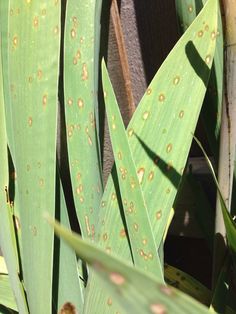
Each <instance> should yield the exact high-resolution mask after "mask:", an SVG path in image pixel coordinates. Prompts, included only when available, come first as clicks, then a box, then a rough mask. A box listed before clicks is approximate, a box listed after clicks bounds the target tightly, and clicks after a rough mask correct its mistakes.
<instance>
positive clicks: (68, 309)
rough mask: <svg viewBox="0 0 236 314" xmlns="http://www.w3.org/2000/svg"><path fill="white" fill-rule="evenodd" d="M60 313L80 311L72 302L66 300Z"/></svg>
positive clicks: (71, 313) (66, 313)
mask: <svg viewBox="0 0 236 314" xmlns="http://www.w3.org/2000/svg"><path fill="white" fill-rule="evenodd" d="M58 314H78V311H77V310H76V307H75V306H74V305H73V304H72V303H70V302H66V303H65V304H63V306H62V308H61V309H60V311H59V312H58Z"/></svg>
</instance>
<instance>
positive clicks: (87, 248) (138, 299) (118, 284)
mask: <svg viewBox="0 0 236 314" xmlns="http://www.w3.org/2000/svg"><path fill="white" fill-rule="evenodd" d="M53 225H54V228H55V232H56V233H57V234H58V235H60V236H61V237H62V238H63V239H64V240H65V241H66V242H67V243H68V244H69V245H70V246H71V247H72V248H73V249H74V250H75V251H76V253H77V254H78V255H79V256H80V257H81V258H82V259H83V260H85V261H86V262H88V263H89V264H90V265H91V267H92V268H93V269H94V270H95V271H96V273H97V274H98V275H99V282H100V285H99V286H100V288H101V284H102V285H103V287H104V289H106V291H107V292H108V295H109V297H108V299H107V305H108V306H109V307H110V308H112V310H113V313H117V312H116V309H114V306H113V302H114V300H116V301H117V302H118V303H119V306H120V311H119V312H120V313H127V314H128V313H150V314H168V313H172V314H178V313H179V314H184V313H186V314H196V313H199V314H204V313H209V310H208V308H206V307H205V306H203V305H201V304H200V303H198V302H197V301H195V300H194V299H192V298H190V297H188V296H187V295H185V294H183V293H181V292H180V291H178V290H176V289H175V288H172V287H169V286H166V285H163V284H162V283H160V281H158V280H155V279H154V278H153V276H149V275H147V273H146V272H142V271H141V270H138V269H137V268H134V267H132V266H130V265H128V264H127V263H125V262H124V261H122V260H121V259H118V258H115V257H114V256H113V255H110V254H107V253H105V252H104V251H103V250H102V249H100V248H98V247H96V246H94V245H92V244H91V243H90V242H88V241H85V240H82V239H81V237H80V236H77V235H76V234H74V233H71V232H70V231H69V230H67V229H65V228H64V227H62V226H61V225H59V224H58V223H54V224H53ZM91 306H92V307H93V313H94V312H95V311H97V305H96V304H95V303H94V304H92V305H91ZM86 313H87V312H86Z"/></svg>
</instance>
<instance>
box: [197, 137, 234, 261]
mask: <svg viewBox="0 0 236 314" xmlns="http://www.w3.org/2000/svg"><path fill="white" fill-rule="evenodd" d="M194 139H195V141H196V142H197V143H198V145H199V147H200V148H201V150H202V152H203V154H204V156H205V158H206V161H207V164H208V166H209V169H210V171H211V174H212V177H213V179H214V182H215V185H216V188H217V191H218V194H219V199H220V204H221V209H222V214H223V218H224V224H225V228H226V237H227V240H228V245H229V248H230V250H231V253H232V254H233V258H234V261H235V262H236V223H235V221H234V220H233V218H232V217H231V215H230V213H229V211H228V209H227V206H226V204H225V201H224V198H223V196H222V193H221V190H220V187H219V184H218V181H217V178H216V175H215V171H214V168H213V166H212V164H211V161H210V159H209V158H208V156H207V154H206V152H205V150H204V148H203V147H202V144H201V143H200V142H199V140H198V139H197V138H196V137H194Z"/></svg>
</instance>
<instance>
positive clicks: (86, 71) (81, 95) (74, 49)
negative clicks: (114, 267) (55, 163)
mask: <svg viewBox="0 0 236 314" xmlns="http://www.w3.org/2000/svg"><path fill="white" fill-rule="evenodd" d="M99 3H101V1H100V0H98V1H93V2H91V1H89V0H82V1H77V0H71V1H67V9H66V25H65V39H64V43H65V46H64V94H65V99H64V103H65V113H66V134H67V143H68V157H69V165H70V175H71V181H72V189H73V196H74V202H75V206H76V210H77V216H78V219H79V222H80V227H81V232H82V234H83V236H84V237H89V238H91V239H94V234H95V225H96V219H97V213H98V208H99V204H100V200H101V197H102V192H103V185H102V176H101V165H100V149H99V144H98V134H97V132H98V123H97V85H98V83H97V81H98V73H97V70H96V69H97V66H98V65H97V61H98V43H99V40H98V38H99V27H98V24H99V22H100V14H99V12H100V11H101V10H100V8H98V7H99ZM95 16H96V19H95Z"/></svg>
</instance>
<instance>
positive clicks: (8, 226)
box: [0, 44, 28, 313]
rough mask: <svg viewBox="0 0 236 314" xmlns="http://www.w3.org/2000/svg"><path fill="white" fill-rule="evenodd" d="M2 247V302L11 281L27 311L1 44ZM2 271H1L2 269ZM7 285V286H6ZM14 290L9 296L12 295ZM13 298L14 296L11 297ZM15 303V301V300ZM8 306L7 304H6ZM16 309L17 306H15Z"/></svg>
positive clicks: (23, 309)
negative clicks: (5, 270) (12, 188)
mask: <svg viewBox="0 0 236 314" xmlns="http://www.w3.org/2000/svg"><path fill="white" fill-rule="evenodd" d="M0 160H1V162H0V217H1V227H0V247H1V250H2V252H3V255H4V257H5V260H6V262H7V268H8V272H9V277H8V276H7V277H1V278H0V286H1V289H0V290H1V291H2V292H0V295H1V297H2V300H1V301H0V304H3V300H4V299H5V297H6V299H7V300H8V301H10V299H9V298H8V295H9V293H10V292H9V291H10V287H8V286H9V284H10V283H11V288H12V290H13V291H14V296H15V300H16V302H17V307H18V309H19V311H21V312H22V313H27V312H28V309H27V304H26V299H25V295H24V289H23V284H22V282H21V281H20V278H19V273H20V267H19V259H18V255H17V246H16V237H15V231H14V224H13V216H12V210H13V209H12V207H11V206H10V200H9V194H8V185H9V174H8V171H9V169H8V153H7V133H6V121H5V104H4V95H3V76H2V54H1V44H0ZM0 273H1V271H0ZM5 285H7V286H5ZM11 295H12V292H11V294H10V296H9V297H11ZM11 299H12V297H11ZM13 300H14V297H13ZM14 303H15V302H14ZM5 305H6V304H5ZM6 306H7V305H6ZM14 309H15V307H14Z"/></svg>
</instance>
